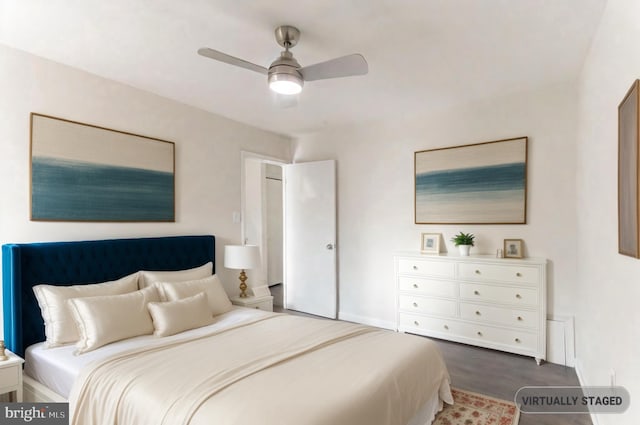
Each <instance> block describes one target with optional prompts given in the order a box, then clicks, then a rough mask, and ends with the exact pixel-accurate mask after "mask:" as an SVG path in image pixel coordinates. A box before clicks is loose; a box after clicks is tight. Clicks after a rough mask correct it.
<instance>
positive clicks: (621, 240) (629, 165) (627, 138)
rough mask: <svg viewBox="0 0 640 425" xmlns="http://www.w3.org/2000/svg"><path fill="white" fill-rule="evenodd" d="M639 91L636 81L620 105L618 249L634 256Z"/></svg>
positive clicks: (639, 249)
mask: <svg viewBox="0 0 640 425" xmlns="http://www.w3.org/2000/svg"><path fill="white" fill-rule="evenodd" d="M639 90H640V81H639V80H636V81H634V82H633V84H632V85H631V88H630V89H629V90H628V91H627V94H626V95H625V97H624V99H622V102H621V103H620V105H619V106H618V252H619V253H620V254H623V255H628V256H630V257H634V258H640V242H639V241H640V236H639V234H638V233H639V231H640V224H639V223H640V208H639V207H638V201H639V196H638V190H639V188H638V178H639V176H638V155H639V154H640V148H639V146H638V145H639V137H640V130H639V125H640V100H639V99H640V94H639Z"/></svg>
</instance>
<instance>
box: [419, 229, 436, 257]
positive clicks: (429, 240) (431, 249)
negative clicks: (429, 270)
mask: <svg viewBox="0 0 640 425" xmlns="http://www.w3.org/2000/svg"><path fill="white" fill-rule="evenodd" d="M420 252H422V253H423V254H439V253H440V233H423V234H422V243H421V244H420Z"/></svg>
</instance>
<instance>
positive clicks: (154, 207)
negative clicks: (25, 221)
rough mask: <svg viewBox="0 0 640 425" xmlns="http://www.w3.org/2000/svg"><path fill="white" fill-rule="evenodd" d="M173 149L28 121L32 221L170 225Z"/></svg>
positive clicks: (40, 118)
mask: <svg viewBox="0 0 640 425" xmlns="http://www.w3.org/2000/svg"><path fill="white" fill-rule="evenodd" d="M174 148H175V146H174V144H173V143H172V142H166V141H163V140H158V139H152V138H148V137H143V136H137V135H133V134H129V133H124V132H118V131H114V130H108V129H104V128H100V127H94V126H91V125H87V124H81V123H76V122H72V121H67V120H62V119H58V118H54V117H48V116H44V115H39V114H32V116H31V218H32V220H43V221H113V222H127V221H175V207H174V205H175V204H174V200H175V194H174V190H175V178H174V176H175V173H174Z"/></svg>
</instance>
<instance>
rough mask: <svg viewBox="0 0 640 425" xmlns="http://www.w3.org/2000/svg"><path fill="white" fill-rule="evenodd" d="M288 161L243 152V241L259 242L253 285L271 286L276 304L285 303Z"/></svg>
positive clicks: (254, 286)
mask: <svg viewBox="0 0 640 425" xmlns="http://www.w3.org/2000/svg"><path fill="white" fill-rule="evenodd" d="M284 164H286V161H285V160H282V159H278V158H272V157H266V156H263V155H259V154H254V153H250V152H242V168H243V170H242V217H243V219H242V223H243V225H242V240H243V242H244V244H248V245H258V246H259V247H260V254H261V260H262V261H261V267H260V269H256V270H252V272H251V274H252V279H251V282H250V286H251V287H252V288H256V287H261V288H263V289H264V288H269V291H270V292H271V295H273V297H274V298H273V305H274V307H280V308H281V307H282V306H283V292H284V291H283V264H284V261H283V255H284V239H283V231H284V229H283V219H284V218H283V199H282V165H284Z"/></svg>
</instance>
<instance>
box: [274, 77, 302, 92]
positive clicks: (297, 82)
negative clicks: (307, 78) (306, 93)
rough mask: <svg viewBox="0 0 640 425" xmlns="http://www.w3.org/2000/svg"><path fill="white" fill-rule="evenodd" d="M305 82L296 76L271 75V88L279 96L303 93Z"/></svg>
mask: <svg viewBox="0 0 640 425" xmlns="http://www.w3.org/2000/svg"><path fill="white" fill-rule="evenodd" d="M303 85H304V81H303V80H302V78H300V77H298V76H297V75H294V74H271V75H269V88H270V89H271V90H273V91H274V92H276V93H279V94H286V95H291V94H298V93H300V92H301V91H302V86H303Z"/></svg>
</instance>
